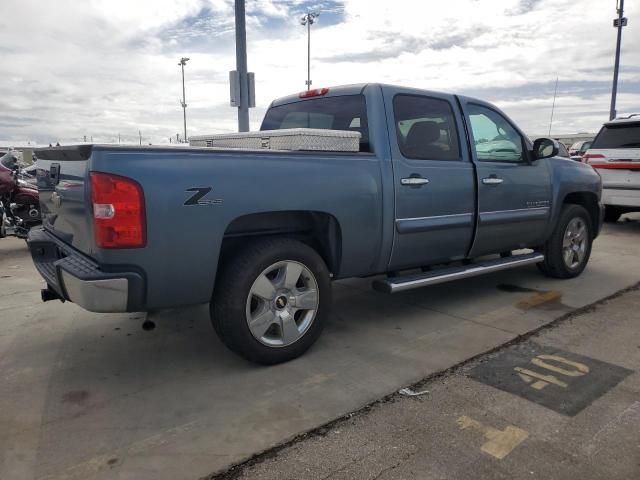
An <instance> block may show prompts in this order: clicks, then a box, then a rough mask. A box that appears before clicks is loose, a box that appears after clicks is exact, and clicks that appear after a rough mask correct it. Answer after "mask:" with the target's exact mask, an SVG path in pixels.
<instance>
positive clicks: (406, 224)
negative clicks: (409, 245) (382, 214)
mask: <svg viewBox="0 0 640 480" xmlns="http://www.w3.org/2000/svg"><path fill="white" fill-rule="evenodd" d="M472 226H473V214H472V213H463V214H456V215H439V216H433V217H422V218H400V219H398V220H396V231H397V232H398V233H401V234H405V233H421V232H430V231H436V230H445V229H449V228H459V227H469V228H471V227H472Z"/></svg>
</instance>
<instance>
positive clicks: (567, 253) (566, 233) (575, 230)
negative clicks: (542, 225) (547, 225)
mask: <svg viewBox="0 0 640 480" xmlns="http://www.w3.org/2000/svg"><path fill="white" fill-rule="evenodd" d="M592 232H593V227H592V225H591V217H590V216H589V213H588V212H587V211H586V210H585V208H584V207H582V206H580V205H572V204H568V205H565V206H564V207H563V209H562V211H561V212H560V217H559V218H558V223H557V224H556V227H555V229H554V230H553V233H552V234H551V237H550V238H549V240H547V243H545V245H544V246H543V247H542V249H541V251H542V253H544V261H543V262H541V263H538V268H539V269H540V270H541V271H542V273H544V274H545V275H547V276H549V277H554V278H573V277H577V276H578V275H580V274H581V273H582V271H583V270H584V269H585V267H586V266H587V262H588V261H589V257H590V256H591V244H592V242H593V233H592Z"/></svg>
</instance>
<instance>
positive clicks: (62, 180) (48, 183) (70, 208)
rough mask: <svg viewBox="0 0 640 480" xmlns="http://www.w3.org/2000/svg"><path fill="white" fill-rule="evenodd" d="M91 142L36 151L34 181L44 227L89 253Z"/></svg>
mask: <svg viewBox="0 0 640 480" xmlns="http://www.w3.org/2000/svg"><path fill="white" fill-rule="evenodd" d="M91 150H92V148H91V146H90V145H82V146H77V147H54V148H49V149H41V150H37V151H36V155H37V158H38V161H37V181H38V191H39V194H40V207H41V209H42V223H43V226H44V228H45V229H46V230H47V231H49V232H51V233H52V234H54V235H55V236H56V237H58V238H59V239H60V240H62V241H63V242H65V243H67V244H69V245H71V246H73V247H74V248H76V249H77V250H79V251H81V252H83V253H86V254H88V255H91V254H92V253H94V251H95V247H94V241H93V223H92V214H91V212H89V211H88V210H89V209H90V208H91V207H90V206H91V202H90V201H89V200H88V198H89V188H88V187H89V186H88V170H89V158H90V157H91Z"/></svg>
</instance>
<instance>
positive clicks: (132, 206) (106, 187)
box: [90, 172, 147, 248]
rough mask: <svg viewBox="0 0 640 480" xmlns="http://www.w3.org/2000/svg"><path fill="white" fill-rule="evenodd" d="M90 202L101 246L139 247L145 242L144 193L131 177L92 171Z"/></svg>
mask: <svg viewBox="0 0 640 480" xmlns="http://www.w3.org/2000/svg"><path fill="white" fill-rule="evenodd" d="M90 175H91V202H92V204H93V222H94V229H95V237H96V244H97V246H98V247H100V248H140V247H144V246H145V244H146V241H147V239H146V224H145V223H146V222H145V210H144V193H143V191H142V187H141V186H140V184H139V183H138V182H136V181H134V180H131V179H130V178H126V177H120V176H118V175H111V174H109V173H99V172H91V174H90Z"/></svg>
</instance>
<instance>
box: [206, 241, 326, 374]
mask: <svg viewBox="0 0 640 480" xmlns="http://www.w3.org/2000/svg"><path fill="white" fill-rule="evenodd" d="M330 308H331V281H330V278H329V271H328V269H327V266H326V265H325V263H324V261H323V260H322V258H321V257H320V255H318V253H317V252H316V251H315V250H313V249H312V248H311V247H309V246H307V245H305V244H304V243H301V242H299V241H296V240H292V239H288V238H270V239H262V240H256V241H252V242H251V243H249V244H248V245H247V246H245V247H244V248H242V249H240V250H238V251H237V252H235V254H234V256H233V258H232V259H230V260H229V261H228V262H226V263H225V264H224V265H223V266H222V268H221V270H220V273H219V274H218V277H217V279H216V287H215V290H214V294H213V298H212V301H211V305H210V311H211V321H212V323H213V327H214V329H215V331H216V332H217V333H218V336H219V337H220V339H221V340H222V342H223V343H224V344H225V345H226V346H227V347H228V348H229V349H230V350H232V351H233V352H235V353H237V354H239V355H241V356H243V357H244V358H246V359H247V360H250V361H252V362H255V363H259V364H263V365H272V364H276V363H282V362H286V361H289V360H292V359H294V358H296V357H298V356H300V355H302V354H303V353H304V352H305V351H307V349H309V347H311V345H313V344H314V343H315V341H316V340H317V339H318V337H319V336H320V333H321V332H322V329H323V327H324V323H325V320H326V318H327V316H328V314H329V310H330Z"/></svg>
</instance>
